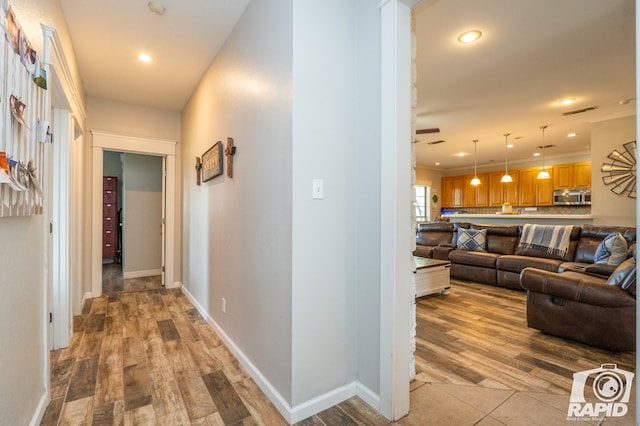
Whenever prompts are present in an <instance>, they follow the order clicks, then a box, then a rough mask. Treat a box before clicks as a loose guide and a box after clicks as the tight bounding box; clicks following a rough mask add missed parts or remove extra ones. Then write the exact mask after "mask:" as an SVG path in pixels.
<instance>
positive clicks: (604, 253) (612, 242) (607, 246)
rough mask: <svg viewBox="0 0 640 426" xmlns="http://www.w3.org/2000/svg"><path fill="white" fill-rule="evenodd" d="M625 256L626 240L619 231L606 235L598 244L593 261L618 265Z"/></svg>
mask: <svg viewBox="0 0 640 426" xmlns="http://www.w3.org/2000/svg"><path fill="white" fill-rule="evenodd" d="M626 258H627V240H625V239H624V237H623V236H622V234H620V233H619V232H612V233H611V234H609V235H607V236H606V237H605V239H604V240H602V242H601V243H600V244H599V245H598V248H597V249H596V254H595V255H594V257H593V260H594V263H602V264H605V265H619V264H621V263H622V262H623V261H624V260H625V259H626Z"/></svg>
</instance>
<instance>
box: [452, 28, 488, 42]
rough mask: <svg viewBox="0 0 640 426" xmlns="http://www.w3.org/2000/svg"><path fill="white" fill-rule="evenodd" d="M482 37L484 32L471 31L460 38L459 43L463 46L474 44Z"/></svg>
mask: <svg viewBox="0 0 640 426" xmlns="http://www.w3.org/2000/svg"><path fill="white" fill-rule="evenodd" d="M480 37H482V31H480V30H471V31H465V32H463V33H462V34H460V35H459V36H458V41H459V42H460V43H463V44H468V43H473V42H474V41H476V40H478V39H479V38H480Z"/></svg>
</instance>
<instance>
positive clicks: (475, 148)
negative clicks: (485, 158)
mask: <svg viewBox="0 0 640 426" xmlns="http://www.w3.org/2000/svg"><path fill="white" fill-rule="evenodd" d="M471 185H473V186H478V185H480V179H478V139H474V140H473V179H471Z"/></svg>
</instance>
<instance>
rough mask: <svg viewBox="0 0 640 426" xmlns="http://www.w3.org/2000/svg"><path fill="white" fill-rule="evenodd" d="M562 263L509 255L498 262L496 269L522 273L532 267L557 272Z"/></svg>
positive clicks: (554, 260)
mask: <svg viewBox="0 0 640 426" xmlns="http://www.w3.org/2000/svg"><path fill="white" fill-rule="evenodd" d="M561 263H562V262H561V261H560V260H556V259H546V258H542V257H530V256H517V255H511V256H509V255H507V256H500V257H499V258H498V260H497V261H496V267H497V268H498V269H499V270H501V271H509V272H516V273H520V271H522V270H523V269H524V268H526V267H528V266H531V267H533V268H537V269H542V270H543V271H549V272H557V271H558V268H559V267H560V264H561Z"/></svg>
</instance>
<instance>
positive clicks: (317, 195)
mask: <svg viewBox="0 0 640 426" xmlns="http://www.w3.org/2000/svg"><path fill="white" fill-rule="evenodd" d="M323 183H324V182H323V181H322V179H314V180H313V199H314V200H322V199H323V198H324V189H323Z"/></svg>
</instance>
